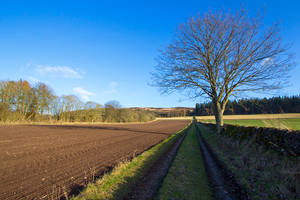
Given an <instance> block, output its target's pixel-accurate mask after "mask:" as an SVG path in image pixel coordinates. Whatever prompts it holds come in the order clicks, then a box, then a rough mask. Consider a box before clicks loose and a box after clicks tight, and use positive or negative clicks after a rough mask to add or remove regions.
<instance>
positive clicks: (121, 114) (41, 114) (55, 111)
mask: <svg viewBox="0 0 300 200" xmlns="http://www.w3.org/2000/svg"><path fill="white" fill-rule="evenodd" d="M154 118H155V115H154V114H153V113H152V112H149V111H143V110H131V109H126V108H121V105H120V103H119V102H118V101H109V102H107V103H106V104H105V105H104V107H103V106H102V105H101V104H98V103H96V102H92V101H88V102H86V103H84V102H82V101H80V99H79V98H78V97H77V96H75V95H63V96H60V97H59V96H56V95H55V94H54V92H53V90H52V89H50V87H48V86H47V85H46V84H44V83H37V84H36V85H34V86H31V85H30V83H29V82H28V81H26V80H19V81H1V82H0V121H23V120H30V121H49V120H54V121H64V122H75V121H79V122H134V121H149V120H152V119H154Z"/></svg>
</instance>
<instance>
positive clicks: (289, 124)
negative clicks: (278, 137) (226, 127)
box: [198, 118, 300, 130]
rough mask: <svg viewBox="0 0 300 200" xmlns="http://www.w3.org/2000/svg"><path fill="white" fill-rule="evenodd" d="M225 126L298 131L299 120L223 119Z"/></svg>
mask: <svg viewBox="0 0 300 200" xmlns="http://www.w3.org/2000/svg"><path fill="white" fill-rule="evenodd" d="M198 121H200V122H207V123H215V120H212V119H209V120H198ZM224 123H225V124H232V125H239V126H256V127H273V128H279V129H291V130H300V118H299V119H284V118H282V119H280V118H279V119H224Z"/></svg>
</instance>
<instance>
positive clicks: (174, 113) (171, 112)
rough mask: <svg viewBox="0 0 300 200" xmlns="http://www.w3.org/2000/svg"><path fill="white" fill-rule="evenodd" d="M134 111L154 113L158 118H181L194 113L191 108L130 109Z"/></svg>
mask: <svg viewBox="0 0 300 200" xmlns="http://www.w3.org/2000/svg"><path fill="white" fill-rule="evenodd" d="M130 109H134V110H145V111H151V112H154V113H155V114H156V115H157V116H158V117H182V116H190V115H192V114H193V113H194V108H191V107H172V108H155V107H131V108H130Z"/></svg>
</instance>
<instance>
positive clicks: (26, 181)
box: [0, 120, 189, 200]
mask: <svg viewBox="0 0 300 200" xmlns="http://www.w3.org/2000/svg"><path fill="white" fill-rule="evenodd" d="M188 123H189V121H186V120H164V121H154V122H150V123H144V124H127V125H124V124H123V125H95V126H83V125H82V126H79V125H76V126H75V125H73V126H70V125H15V126H0V180H1V181H0V199H1V200H2V199H56V198H58V197H59V196H61V194H63V193H65V194H69V193H74V192H76V191H77V190H78V188H80V187H82V186H83V185H84V184H85V183H87V182H88V181H92V180H93V178H94V177H97V176H99V175H101V174H102V173H103V172H105V171H107V170H108V169H109V168H111V167H113V166H115V165H116V164H117V163H118V162H120V161H121V160H123V159H128V158H132V157H133V156H135V155H136V154H139V153H141V152H143V151H145V150H146V149H148V148H150V147H151V146H153V145H155V144H157V143H159V142H160V141H162V140H163V139H165V138H167V137H168V136H169V135H171V134H173V133H175V132H177V131H179V130H180V129H182V128H184V127H185V126H186V125H187V124H188Z"/></svg>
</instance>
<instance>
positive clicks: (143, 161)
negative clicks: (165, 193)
mask: <svg viewBox="0 0 300 200" xmlns="http://www.w3.org/2000/svg"><path fill="white" fill-rule="evenodd" d="M187 128H188V126H187V127H185V128H184V129H183V130H181V131H179V132H178V133H176V134H173V135H172V136H170V137H169V138H167V139H165V140H164V141H163V142H161V143H159V144H157V145H155V146H154V147H153V148H151V149H150V150H148V151H145V152H144V153H142V154H141V155H139V156H137V157H136V158H134V159H133V160H132V161H130V162H129V161H128V162H123V163H120V164H119V165H118V166H117V167H116V168H115V169H114V170H113V171H112V172H111V173H109V174H106V175H104V176H103V177H102V178H101V179H99V180H98V181H97V182H96V183H93V184H89V185H88V187H87V188H86V189H84V190H83V191H82V192H81V193H80V195H78V196H77V197H74V198H72V199H73V200H79V199H80V200H87V199H89V200H92V199H95V200H96V199H97V200H100V199H123V198H124V197H125V196H126V195H127V194H128V193H129V192H130V191H131V190H132V189H133V187H134V185H135V183H137V181H138V180H139V179H140V178H142V177H143V175H144V174H145V173H147V171H148V170H149V169H150V167H151V166H152V165H153V163H154V162H155V161H157V160H158V159H159V157H160V156H161V155H162V154H163V153H164V152H166V151H167V150H168V148H169V147H170V146H171V145H172V144H173V142H175V140H176V139H178V137H180V136H181V135H182V133H183V132H184V131H185V130H186V129H187Z"/></svg>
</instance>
